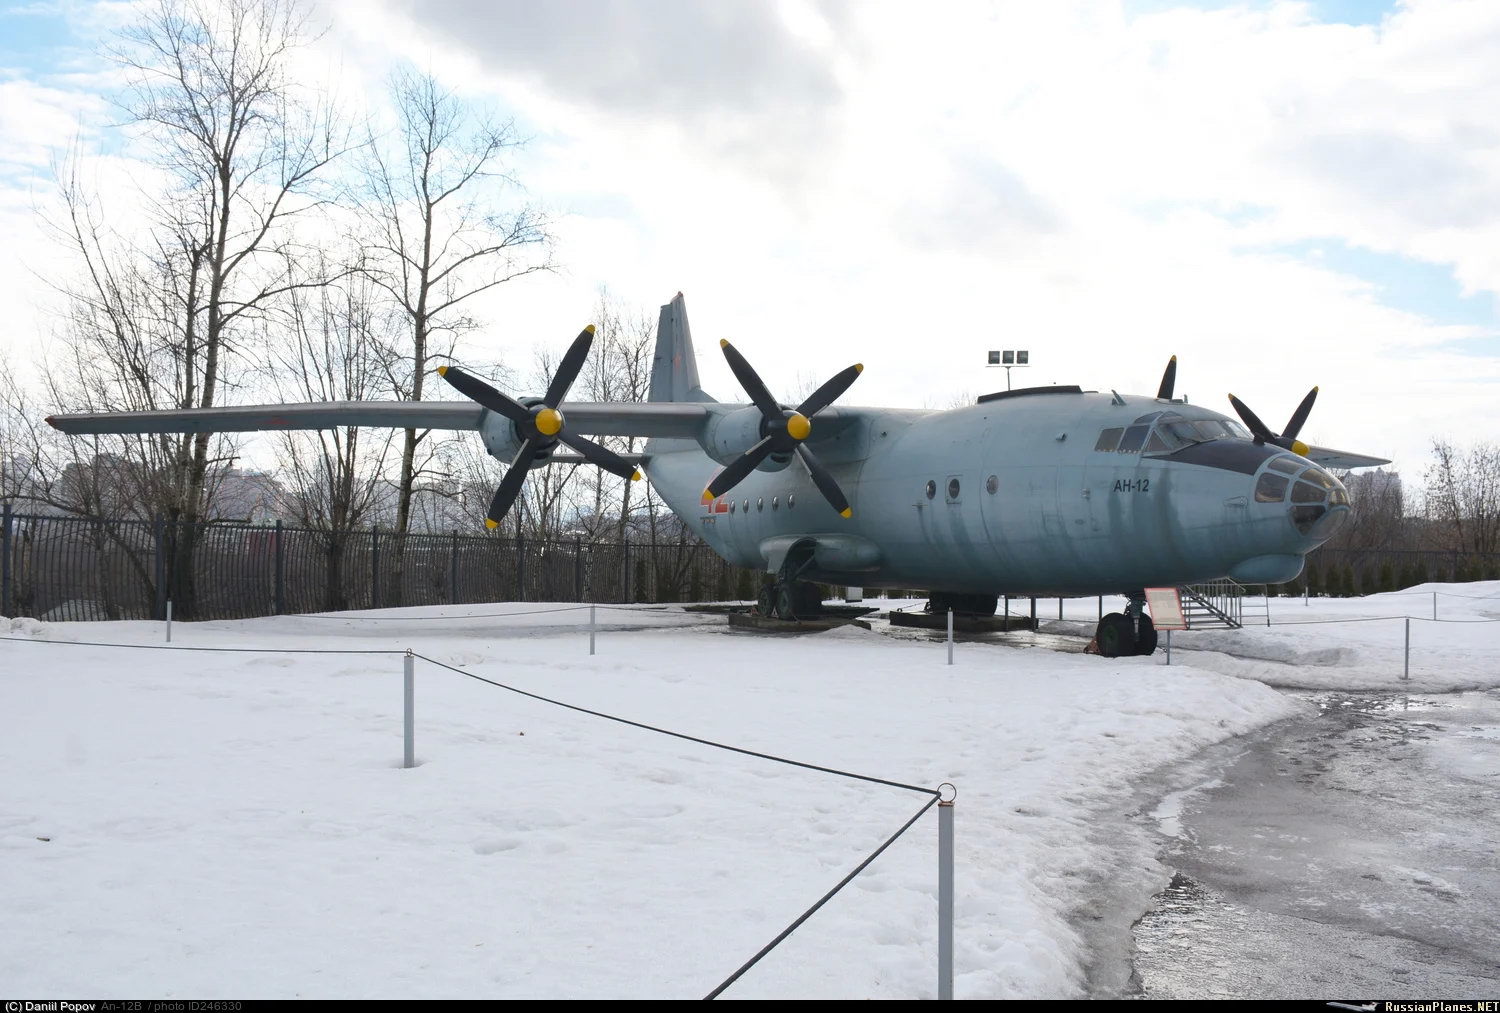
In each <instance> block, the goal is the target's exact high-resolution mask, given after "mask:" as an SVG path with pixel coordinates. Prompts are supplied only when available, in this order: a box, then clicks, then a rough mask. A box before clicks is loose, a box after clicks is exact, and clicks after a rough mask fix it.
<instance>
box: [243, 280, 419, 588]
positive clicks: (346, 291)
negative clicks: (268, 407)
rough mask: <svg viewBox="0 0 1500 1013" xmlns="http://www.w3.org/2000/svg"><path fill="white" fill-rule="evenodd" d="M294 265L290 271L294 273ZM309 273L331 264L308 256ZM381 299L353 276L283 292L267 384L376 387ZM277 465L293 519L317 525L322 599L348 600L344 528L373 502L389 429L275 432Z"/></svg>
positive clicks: (331, 395)
mask: <svg viewBox="0 0 1500 1013" xmlns="http://www.w3.org/2000/svg"><path fill="white" fill-rule="evenodd" d="M296 270H297V268H296V267H292V268H291V271H292V272H293V273H295V271H296ZM314 272H315V273H316V274H318V275H319V276H324V277H326V276H330V275H335V274H339V273H341V272H339V271H336V270H330V268H329V265H327V264H326V263H319V264H315V265H314ZM380 302H381V299H380V297H379V293H378V292H377V291H375V290H374V288H373V286H372V285H371V283H370V282H369V280H368V279H367V278H366V277H364V276H362V275H352V276H348V277H344V278H343V279H342V280H341V281H340V282H337V283H335V284H333V285H328V286H323V287H320V288H316V289H305V290H299V291H297V292H295V293H291V294H290V295H289V296H288V298H287V299H285V300H284V311H283V314H282V315H283V317H284V319H285V328H284V332H283V335H284V336H283V337H282V338H281V339H280V340H279V341H275V342H273V343H272V345H271V348H270V353H271V354H270V366H271V385H272V387H273V389H274V390H275V391H276V393H277V396H278V397H279V398H280V399H282V400H288V401H364V400H369V399H373V398H375V397H376V396H377V395H378V394H379V393H380V392H381V391H382V390H383V388H384V386H385V380H386V376H387V373H388V369H389V365H390V364H389V361H388V354H389V351H388V350H389V347H390V340H389V335H388V334H387V333H385V330H384V328H385V327H387V326H388V325H389V321H388V320H386V319H385V318H384V317H383V315H382V313H381V310H380ZM279 442H280V450H281V454H280V458H281V462H282V474H283V476H284V477H285V479H286V480H287V481H288V483H289V484H290V485H291V492H292V495H291V506H292V512H293V517H294V519H295V520H296V521H297V523H298V524H300V525H302V526H304V527H308V528H312V529H313V530H315V531H317V532H318V533H319V536H320V538H321V541H322V550H323V559H324V566H323V575H324V582H323V606H322V607H323V608H325V609H328V610H331V611H336V610H340V609H345V608H348V607H349V602H348V597H347V595H346V594H345V589H344V554H345V550H346V548H347V547H348V545H349V542H350V539H351V537H352V536H353V535H354V532H355V530H356V529H357V528H359V527H360V526H361V525H363V524H368V523H369V521H370V518H371V515H372V511H373V510H374V508H375V507H376V505H377V504H378V503H379V500H380V495H381V492H382V489H383V483H384V479H383V477H382V476H383V473H384V470H385V465H386V461H387V457H388V455H389V453H390V449H391V443H392V436H391V434H390V433H389V432H388V431H386V430H384V429H361V428H360V427H357V426H344V427H341V428H336V429H323V430H316V431H313V432H286V433H282V434H280V437H279Z"/></svg>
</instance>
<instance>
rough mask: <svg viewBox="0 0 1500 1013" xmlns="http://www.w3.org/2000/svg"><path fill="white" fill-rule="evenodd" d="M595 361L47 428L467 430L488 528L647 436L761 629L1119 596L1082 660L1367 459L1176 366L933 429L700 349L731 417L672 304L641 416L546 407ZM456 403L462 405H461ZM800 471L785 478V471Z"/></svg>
mask: <svg viewBox="0 0 1500 1013" xmlns="http://www.w3.org/2000/svg"><path fill="white" fill-rule="evenodd" d="M592 340H593V328H592V327H589V328H587V329H586V330H585V331H584V332H583V333H582V334H580V335H579V336H578V338H577V339H576V340H575V341H574V343H573V345H572V347H571V348H570V349H569V351H568V353H567V354H566V355H565V356H564V358H563V360H562V362H561V364H560V365H559V366H558V370H557V374H556V375H555V376H554V377H553V379H552V382H551V383H550V384H549V385H548V389H547V392H546V393H545V394H544V395H543V396H542V397H540V398H527V399H522V400H516V399H513V398H511V397H509V396H507V395H505V394H503V393H501V392H500V391H498V390H496V389H495V388H494V387H492V386H490V385H489V384H488V383H486V382H485V381H483V380H481V379H479V378H477V377H475V376H472V375H471V374H469V373H466V372H464V371H463V370H462V369H460V368H458V367H456V366H454V367H443V368H441V369H440V370H439V372H440V373H442V374H443V376H444V379H446V380H447V381H448V382H449V383H450V384H452V385H453V386H454V387H455V388H456V389H457V390H459V391H460V392H462V393H463V394H465V395H466V396H467V397H468V398H470V399H471V400H469V401H458V402H328V403H318V404H288V405H260V406H251V407H230V408H198V409H185V410H181V411H152V412H114V413H102V414H91V415H58V416H54V417H52V418H50V419H48V421H49V422H50V423H51V424H52V425H53V426H55V427H57V428H58V429H60V430H62V431H63V432H65V433H77V434H83V433H150V432H177V433H180V432H245V431H258V430H278V429H327V428H333V427H337V426H391V427H397V428H412V427H414V428H419V429H428V428H430V429H450V430H462V429H473V430H477V431H478V432H479V434H480V437H481V438H482V439H483V440H484V445H485V448H486V449H487V450H488V451H489V453H490V454H492V455H493V456H495V457H497V458H499V459H501V460H504V461H509V462H510V468H509V470H507V472H506V474H505V476H504V479H503V480H502V482H501V484H500V487H499V489H498V490H497V491H496V493H495V497H494V500H493V502H492V503H491V504H490V509H489V514H488V520H487V524H488V525H489V526H490V527H492V528H493V527H495V526H496V525H497V524H498V522H499V521H500V519H501V518H502V517H503V516H504V515H505V513H506V512H507V511H508V510H509V509H510V506H511V505H512V504H513V503H514V502H515V499H516V497H517V495H518V494H519V492H520V488H521V483H522V481H523V480H524V478H525V476H526V472H527V471H528V470H530V469H531V468H533V467H536V466H537V465H539V464H543V463H546V462H547V461H548V460H549V459H551V458H552V456H553V455H554V453H555V452H556V451H557V450H558V448H559V447H560V446H566V447H570V448H572V449H573V450H574V451H576V452H577V453H578V454H579V455H581V456H582V457H583V459H585V460H587V461H589V462H591V463H594V464H596V465H598V466H600V467H603V468H606V469H608V470H610V471H612V472H614V473H616V474H619V475H622V476H624V477H627V478H639V477H640V474H639V472H638V471H637V469H636V466H635V464H634V463H633V462H631V461H627V460H625V459H624V458H622V457H620V456H619V455H617V454H615V453H613V452H612V451H610V450H608V449H606V448H605V447H602V446H600V445H599V444H597V443H594V442H593V441H591V440H589V439H587V438H586V437H587V436H590V435H593V436H642V437H647V438H648V441H647V443H646V445H645V450H644V454H643V455H642V457H641V459H640V460H641V462H642V465H643V467H644V468H645V470H646V471H647V472H648V473H649V474H650V477H651V482H652V484H653V486H654V487H655V488H656V490H657V492H658V493H660V495H661V496H662V498H663V499H664V500H665V501H666V502H667V504H668V505H669V506H670V507H671V508H672V510H673V511H675V512H676V513H677V515H678V516H679V517H681V518H682V519H683V520H684V521H685V522H687V523H688V524H689V525H691V526H692V527H694V528H695V529H696V530H697V531H698V532H699V533H700V534H701V535H702V536H703V539H704V540H705V541H706V542H707V543H708V544H709V545H710V546H712V547H713V549H714V550H715V551H716V552H718V553H719V554H720V555H721V556H723V557H724V558H725V559H727V560H729V561H730V562H731V563H734V564H736V565H738V566H745V567H752V568H761V569H763V570H765V571H767V572H769V573H772V574H774V575H775V579H774V581H772V582H770V583H768V585H767V587H766V589H765V590H763V591H762V594H761V601H760V608H761V610H762V611H763V612H764V613H767V614H771V615H775V616H776V617H779V618H792V617H793V616H795V615H796V614H797V613H799V612H805V611H806V610H808V609H809V608H812V607H815V605H816V596H811V600H809V598H810V596H809V595H808V594H807V593H806V590H805V589H806V588H808V587H809V585H808V584H807V583H806V582H811V581H819V582H824V583H832V584H852V585H857V586H862V587H872V588H880V587H886V588H892V587H901V588H912V587H916V588H925V589H928V593H929V595H930V598H931V601H930V605H931V607H933V608H934V609H944V610H945V609H948V608H953V609H955V610H956V611H961V612H970V613H982V614H990V613H993V612H994V611H995V606H996V603H997V598H998V597H999V596H1000V595H1015V596H1033V595H1041V596H1053V595H1096V594H1123V595H1125V596H1126V597H1127V599H1128V600H1129V602H1130V604H1129V606H1128V608H1127V611H1126V612H1125V613H1123V614H1121V613H1112V614H1111V615H1108V616H1105V617H1104V619H1103V620H1102V621H1101V622H1100V624H1099V629H1098V636H1097V639H1098V642H1099V648H1100V653H1102V654H1106V655H1109V656H1116V655H1124V654H1135V653H1142V654H1149V653H1151V652H1152V651H1153V650H1154V649H1155V646H1156V631H1155V629H1154V627H1153V626H1152V623H1151V619H1150V617H1149V616H1148V615H1147V614H1146V612H1145V608H1144V589H1145V588H1147V587H1153V586H1177V585H1183V584H1192V583H1198V582H1201V581H1206V580H1212V579H1217V578H1221V577H1225V576H1228V577H1232V578H1234V579H1236V580H1239V581H1242V582H1250V583H1277V582H1281V581H1287V580H1291V579H1292V578H1294V577H1295V576H1297V574H1298V573H1299V572H1301V569H1302V564H1303V557H1304V556H1305V555H1306V554H1307V553H1308V552H1310V551H1311V550H1312V549H1314V548H1315V547H1317V546H1318V545H1320V544H1321V543H1323V542H1324V541H1326V540H1327V539H1328V538H1329V537H1331V536H1332V535H1333V533H1334V532H1335V531H1336V530H1337V529H1338V528H1339V526H1340V525H1342V524H1343V523H1344V521H1345V520H1346V518H1347V516H1348V514H1349V511H1350V507H1349V497H1348V494H1347V492H1345V490H1344V487H1343V486H1342V485H1341V484H1340V483H1339V481H1338V479H1336V478H1335V477H1334V476H1333V475H1331V474H1330V473H1329V472H1328V471H1327V470H1325V468H1324V467H1323V466H1324V465H1327V466H1331V467H1337V468H1358V467H1368V466H1374V465H1379V464H1386V463H1389V462H1387V461H1385V460H1383V459H1380V458H1375V457H1366V456H1362V455H1358V454H1348V453H1343V452H1340V451H1334V450H1329V449H1326V448H1322V447H1309V446H1307V445H1306V444H1303V443H1300V442H1298V440H1297V435H1298V432H1299V431H1300V430H1301V428H1302V424H1303V423H1304V422H1305V421H1306V420H1307V415H1308V412H1309V411H1310V410H1311V408H1312V403H1313V399H1314V397H1315V396H1316V394H1317V388H1316V387H1315V388H1313V390H1312V391H1311V392H1310V393H1309V394H1308V395H1307V397H1306V398H1304V399H1303V401H1302V403H1301V405H1299V406H1298V408H1297V410H1296V412H1295V413H1294V414H1293V415H1292V418H1291V421H1290V422H1289V423H1288V424H1287V427H1286V429H1285V430H1284V431H1283V432H1282V433H1280V434H1277V433H1273V432H1272V431H1271V430H1270V429H1269V428H1268V427H1267V426H1266V425H1265V424H1264V423H1263V422H1261V420H1260V419H1259V418H1257V417H1256V415H1255V414H1254V413H1253V412H1251V411H1250V409H1249V408H1247V407H1246V406H1245V405H1244V404H1243V403H1242V402H1240V401H1239V400H1237V399H1236V398H1234V397H1233V395H1231V396H1230V401H1231V402H1232V404H1233V406H1234V408H1235V410H1236V411H1237V412H1238V414H1239V415H1240V417H1241V418H1242V419H1243V420H1244V422H1245V426H1248V427H1249V428H1248V429H1247V428H1245V426H1241V425H1240V423H1239V422H1237V421H1235V420H1233V419H1231V418H1229V417H1227V416H1224V415H1221V414H1219V413H1217V412H1213V411H1210V410H1208V409H1206V408H1200V407H1198V406H1196V405H1189V404H1187V403H1186V402H1185V401H1183V400H1174V398H1173V396H1172V395H1173V387H1174V383H1175V379H1176V370H1177V363H1176V357H1175V356H1174V357H1173V359H1172V361H1171V362H1170V363H1169V364H1168V366H1167V370H1166V373H1165V375H1164V376H1163V377H1162V382H1161V387H1160V389H1159V390H1158V391H1157V393H1156V396H1155V397H1140V396H1121V395H1120V394H1117V393H1115V392H1113V391H1110V392H1109V393H1107V394H1105V393H1098V392H1095V391H1084V390H1081V389H1080V388H1078V387H1073V386H1052V387H1034V388H1030V389H1024V390H1013V391H1005V392H1004V393H999V394H990V395H987V396H985V397H981V398H980V399H979V401H978V403H977V404H974V405H969V406H965V407H962V408H954V409H951V410H947V411H925V410H911V409H892V408H852V407H843V406H839V405H836V404H834V402H835V401H837V399H838V398H839V397H840V396H841V395H842V394H843V393H844V392H845V391H846V390H848V388H849V387H850V385H851V384H853V383H854V381H855V379H856V378H857V377H858V376H859V372H860V370H861V369H862V368H863V367H862V366H858V365H855V366H850V367H849V368H848V369H845V370H843V371H842V372H840V373H839V374H837V375H836V376H834V377H833V378H832V379H831V380H829V381H828V382H827V383H825V384H824V385H823V386H822V387H820V388H819V389H818V390H817V391H815V392H814V393H813V394H812V395H811V396H809V397H808V398H807V399H806V400H805V401H803V402H802V403H801V404H799V405H797V406H795V407H792V406H789V405H785V404H782V403H781V402H779V401H777V400H776V398H775V397H773V396H772V395H771V393H770V392H769V390H768V389H767V388H766V386H765V384H764V383H763V382H762V381H761V379H760V377H759V376H758V375H757V374H756V372H755V370H754V369H752V368H751V366H750V364H749V363H748V362H747V361H746V360H745V358H744V357H743V356H742V355H740V353H739V352H738V351H737V350H736V349H735V348H734V346H732V345H731V344H729V342H727V341H724V342H720V345H721V347H722V348H723V352H724V355H725V356H726V358H727V359H728V361H729V365H730V368H731V369H732V371H733V372H734V375H735V377H736V378H737V379H738V380H739V382H740V384H741V386H743V387H744V389H745V392H746V393H747V394H749V396H750V402H751V403H750V404H743V403H722V402H718V401H715V400H714V399H713V398H712V397H710V396H709V395H708V394H707V393H705V392H704V390H703V389H702V387H701V386H699V382H698V367H697V361H696V359H695V357H694V354H693V344H692V338H691V334H690V332H689V330H688V322H687V310H686V306H685V304H684V302H683V298H682V295H681V294H680V293H679V294H678V295H677V297H676V298H675V299H673V300H672V301H671V302H670V303H668V304H667V305H665V306H663V307H662V312H661V322H660V325H659V327H658V330H657V337H656V352H655V359H654V361H653V364H652V372H651V390H650V395H649V400H648V401H646V402H644V403H587V402H564V401H563V398H564V397H565V396H566V394H567V391H568V388H569V387H570V386H571V385H572V383H573V381H574V379H575V378H576V377H577V376H578V373H579V370H581V369H582V367H583V363H584V360H585V359H586V358H587V355H588V351H589V346H590V344H591V342H592ZM476 403H477V405H478V407H476ZM793 458H797V459H798V462H797V463H796V464H793V461H792V459H793Z"/></svg>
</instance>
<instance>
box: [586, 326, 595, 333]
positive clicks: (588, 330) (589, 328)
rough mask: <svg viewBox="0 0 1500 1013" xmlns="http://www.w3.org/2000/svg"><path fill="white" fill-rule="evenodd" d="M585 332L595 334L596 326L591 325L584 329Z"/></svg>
mask: <svg viewBox="0 0 1500 1013" xmlns="http://www.w3.org/2000/svg"><path fill="white" fill-rule="evenodd" d="M584 330H585V331H587V332H588V333H590V334H593V333H594V325H593V324H589V325H588V326H587V327H585V328H584Z"/></svg>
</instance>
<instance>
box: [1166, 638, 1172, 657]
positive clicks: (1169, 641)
mask: <svg viewBox="0 0 1500 1013" xmlns="http://www.w3.org/2000/svg"><path fill="white" fill-rule="evenodd" d="M1166 634H1167V664H1169V665H1170V664H1171V663H1172V631H1171V630H1167V631H1166Z"/></svg>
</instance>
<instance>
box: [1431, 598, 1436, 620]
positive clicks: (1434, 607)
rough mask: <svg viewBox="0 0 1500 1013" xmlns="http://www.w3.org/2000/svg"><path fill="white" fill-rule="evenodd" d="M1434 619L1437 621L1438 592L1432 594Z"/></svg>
mask: <svg viewBox="0 0 1500 1013" xmlns="http://www.w3.org/2000/svg"><path fill="white" fill-rule="evenodd" d="M1432 618H1433V620H1434V621H1436V620H1437V592H1436V591H1434V592H1432Z"/></svg>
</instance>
